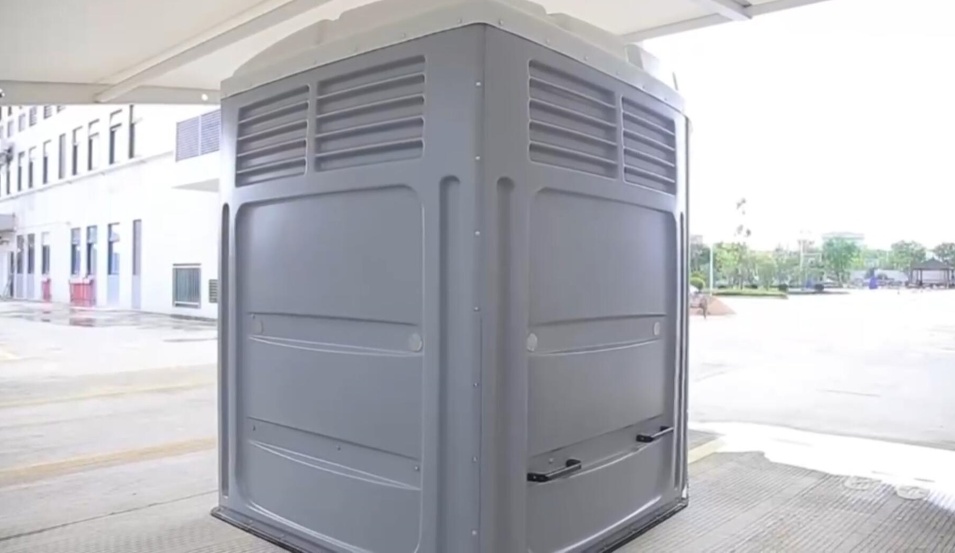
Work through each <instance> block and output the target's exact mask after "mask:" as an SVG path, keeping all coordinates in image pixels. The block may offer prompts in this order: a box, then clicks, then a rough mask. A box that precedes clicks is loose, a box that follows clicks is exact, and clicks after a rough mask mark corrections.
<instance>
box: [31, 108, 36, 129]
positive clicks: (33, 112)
mask: <svg viewBox="0 0 955 553" xmlns="http://www.w3.org/2000/svg"><path fill="white" fill-rule="evenodd" d="M33 125H36V106H33V107H31V108H30V126H31V127H32V126H33Z"/></svg>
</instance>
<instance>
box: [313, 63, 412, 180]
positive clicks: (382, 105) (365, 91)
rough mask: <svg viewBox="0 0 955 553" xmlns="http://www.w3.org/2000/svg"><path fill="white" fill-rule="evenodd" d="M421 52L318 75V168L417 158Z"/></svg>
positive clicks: (320, 169)
mask: <svg viewBox="0 0 955 553" xmlns="http://www.w3.org/2000/svg"><path fill="white" fill-rule="evenodd" d="M424 71H425V63H424V57H422V56H415V57H412V58H408V59H404V60H400V61H396V62H394V63H389V64H386V65H379V66H376V67H372V68H369V69H366V70H363V71H359V72H354V73H349V74H346V75H341V76H336V77H335V78H332V79H328V80H325V81H321V82H320V83H319V85H318V90H317V93H318V96H317V100H316V115H317V116H316V135H315V168H316V170H318V171H326V170H330V169H343V168H346V167H356V166H360V165H370V164H375V163H386V162H391V161H399V160H403V159H414V158H419V157H421V156H422V154H423V153H424V103H425V73H424Z"/></svg>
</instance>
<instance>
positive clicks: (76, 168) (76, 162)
mask: <svg viewBox="0 0 955 553" xmlns="http://www.w3.org/2000/svg"><path fill="white" fill-rule="evenodd" d="M82 132H83V129H82V128H79V129H73V157H72V158H71V161H72V162H73V167H72V169H73V171H72V173H71V174H72V175H73V176H74V177H75V176H76V175H78V174H79V173H80V133H82Z"/></svg>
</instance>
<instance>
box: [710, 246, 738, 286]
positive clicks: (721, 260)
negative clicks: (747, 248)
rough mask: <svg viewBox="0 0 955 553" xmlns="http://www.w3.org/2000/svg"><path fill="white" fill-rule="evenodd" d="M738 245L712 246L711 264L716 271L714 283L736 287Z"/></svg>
mask: <svg viewBox="0 0 955 553" xmlns="http://www.w3.org/2000/svg"><path fill="white" fill-rule="evenodd" d="M739 247H740V245H739V244H735V243H731V242H719V243H717V244H714V245H713V264H714V265H715V267H714V270H715V271H716V281H717V282H725V283H727V284H729V285H730V286H736V285H737V284H738V280H739V274H740V266H739V259H740V256H739V253H738V252H737V249H738V248H739Z"/></svg>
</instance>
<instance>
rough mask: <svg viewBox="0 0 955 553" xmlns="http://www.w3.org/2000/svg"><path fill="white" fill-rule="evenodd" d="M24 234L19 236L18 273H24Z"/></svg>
mask: <svg viewBox="0 0 955 553" xmlns="http://www.w3.org/2000/svg"><path fill="white" fill-rule="evenodd" d="M23 249H24V248H23V236H22V235H21V236H17V274H18V275H22V274H23Z"/></svg>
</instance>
